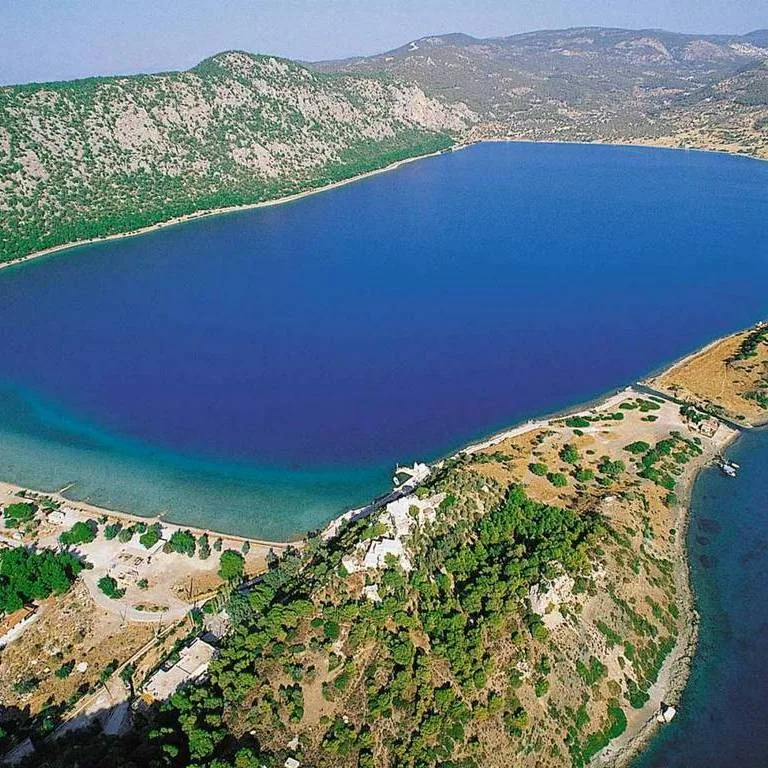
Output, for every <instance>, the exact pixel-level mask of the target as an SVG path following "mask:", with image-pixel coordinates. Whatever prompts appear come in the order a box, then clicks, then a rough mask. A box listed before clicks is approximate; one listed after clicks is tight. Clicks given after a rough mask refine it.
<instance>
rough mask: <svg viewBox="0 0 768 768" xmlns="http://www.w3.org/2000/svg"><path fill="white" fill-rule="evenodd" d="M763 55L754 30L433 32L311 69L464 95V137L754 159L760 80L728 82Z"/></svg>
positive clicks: (763, 109)
mask: <svg viewBox="0 0 768 768" xmlns="http://www.w3.org/2000/svg"><path fill="white" fill-rule="evenodd" d="M766 61H768V34H766V32H765V31H757V32H752V33H750V34H748V35H743V36H729V35H684V34H676V33H670V32H664V31H660V30H623V29H604V28H591V27H590V28H578V29H568V30H556V31H541V32H531V33H527V34H522V35H514V36H511V37H500V38H490V39H483V40H480V39H475V38H472V37H469V36H468V35H440V36H436V37H427V38H423V39H421V40H416V41H414V42H412V43H410V44H408V45H406V46H403V47H401V48H398V49H396V50H393V51H389V52H387V53H384V54H380V55H378V56H371V57H365V58H356V59H347V60H344V61H334V62H323V63H321V64H318V65H317V67H318V68H319V69H320V70H322V71H343V72H356V73H366V74H371V73H374V72H386V73H389V74H391V75H393V76H395V77H398V78H401V79H403V80H405V81H410V82H415V83H418V84H419V85H420V86H421V87H423V88H424V89H425V90H426V91H427V92H428V93H430V94H431V95H434V96H436V97H437V98H439V99H441V100H442V101H443V102H445V103H447V104H451V103H458V102H462V103H466V104H467V105H469V106H470V107H471V108H472V109H473V110H475V111H476V112H477V113H478V114H480V115H481V116H482V118H483V124H482V125H481V127H480V128H479V129H478V130H476V131H475V132H474V133H473V137H474V138H485V137H508V138H517V139H532V140H571V141H594V140H601V141H632V142H643V141H646V142H647V141H655V142H658V143H664V144H670V145H675V146H677V145H682V146H686V145H690V146H702V147H717V148H723V149H729V150H732V151H742V152H751V153H753V154H758V155H760V154H766V152H768V139H767V138H766V131H765V124H764V120H765V117H766V115H767V114H768V107H767V106H766V104H765V100H764V98H762V99H761V98H760V96H759V94H760V93H762V90H761V89H760V87H759V86H757V85H750V84H749V83H747V82H744V83H743V84H742V85H743V90H742V86H740V85H739V84H738V82H740V81H748V80H753V79H755V78H761V77H762V75H761V74H760V73H761V72H763V71H764V70H763V69H761V68H760V65H761V64H762V63H764V62H766ZM742 70H746V72H745V73H744V74H742ZM750 71H751V74H750ZM734 78H735V79H736V81H737V82H736V83H734V82H733V80H734ZM755 89H757V95H755V94H754V93H753V91H754V90H755ZM744 91H747V92H749V93H748V94H747V95H746V96H745V93H744ZM708 94H711V96H712V97H716V98H717V103H716V104H713V101H712V99H711V98H710V96H709V95H708ZM750 94H751V95H750Z"/></svg>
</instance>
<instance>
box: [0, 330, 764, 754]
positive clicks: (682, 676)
mask: <svg viewBox="0 0 768 768" xmlns="http://www.w3.org/2000/svg"><path fill="white" fill-rule="evenodd" d="M743 330H744V329H742V331H736V332H734V333H730V334H726V335H724V336H721V337H718V338H716V339H714V340H712V341H710V342H708V343H707V344H705V345H704V346H702V347H700V348H698V349H696V350H694V351H693V352H690V353H688V354H686V355H684V356H683V357H681V358H679V359H677V360H675V361H673V362H671V363H670V364H668V365H667V366H666V367H664V368H662V369H660V370H659V371H656V372H653V373H651V374H649V375H647V376H646V377H644V378H643V379H641V380H639V381H638V382H637V385H639V386H643V387H647V388H648V391H649V392H652V393H653V394H655V395H656V396H658V397H662V398H664V399H665V400H667V401H669V402H675V401H674V399H673V398H671V397H670V396H669V395H668V394H666V393H665V392H663V391H661V390H658V389H656V388H655V387H654V386H653V385H652V383H651V384H649V383H647V382H653V380H654V379H656V378H657V377H658V376H660V375H662V374H663V373H667V372H669V371H672V370H674V369H675V368H677V367H679V366H680V365H684V364H685V363H686V362H687V361H689V360H691V359H694V358H696V357H698V356H700V355H702V354H704V353H705V352H707V351H708V350H710V349H711V348H713V347H714V346H716V345H717V344H719V343H721V342H722V341H723V340H725V339H728V338H731V337H732V336H734V335H735V334H737V333H741V332H743ZM631 396H648V393H647V392H642V391H640V390H639V389H637V388H636V386H635V385H629V386H627V387H624V388H622V389H619V390H614V391H610V392H608V393H606V394H603V395H601V396H599V397H597V398H595V399H593V400H591V401H589V402H587V403H581V404H575V405H572V406H570V407H566V408H563V409H561V410H559V411H557V412H555V413H552V414H549V415H546V416H541V417H538V418H533V419H529V420H527V421H525V422H523V423H519V424H517V425H513V426H511V427H509V428H507V429H504V430H501V431H499V432H496V433H494V434H492V435H490V436H488V437H487V438H485V439H484V440H480V441H476V442H473V443H468V444H466V445H465V446H464V447H462V448H460V449H458V450H456V451H454V452H453V453H451V454H449V455H446V456H444V457H443V458H440V459H437V460H435V461H433V462H430V463H429V464H423V465H418V466H419V467H424V468H426V469H427V470H428V471H427V473H426V475H422V474H419V475H418V476H416V475H414V478H413V480H412V481H406V482H405V483H403V484H402V485H400V486H394V487H392V488H391V489H390V490H389V491H388V492H387V493H385V494H382V495H381V496H379V497H377V498H376V499H374V500H372V501H371V502H369V504H367V505H365V506H363V507H359V508H356V509H351V510H347V511H345V512H343V513H342V514H339V515H337V516H335V517H334V518H333V519H332V520H330V521H329V522H328V524H327V525H326V526H324V527H323V528H321V529H319V530H318V531H317V535H318V536H319V537H321V538H323V539H327V538H332V537H333V536H335V535H336V533H337V532H338V530H339V529H340V527H341V526H342V525H343V523H344V522H345V521H347V520H350V519H358V518H362V517H367V516H369V515H372V514H375V513H376V512H377V511H379V510H380V509H381V508H383V507H384V506H386V504H387V503H389V502H391V501H392V500H394V499H396V498H398V497H401V496H404V495H407V494H410V493H413V492H414V491H415V490H416V488H417V487H418V486H419V485H421V483H422V482H423V480H424V479H425V477H427V476H428V475H429V474H430V473H431V471H432V470H433V469H435V468H439V467H440V466H442V465H443V464H444V463H445V462H446V461H448V460H451V459H454V458H457V457H460V456H463V455H472V454H474V453H476V452H478V451H481V450H483V449H487V448H490V447H492V446H494V445H496V444H498V443H500V442H502V441H504V440H506V439H508V438H510V437H515V436H519V435H522V434H525V433H527V432H531V431H535V430H538V429H541V428H545V427H547V426H549V425H551V424H552V422H554V421H560V420H563V419H565V418H568V417H569V416H574V415H587V414H590V413H594V412H595V411H601V410H609V409H611V408H613V407H615V406H616V404H617V403H620V402H622V401H623V400H626V399H627V397H631ZM718 422H719V423H720V424H721V425H722V427H724V428H725V430H726V431H725V433H724V434H723V435H722V436H721V437H720V438H719V439H717V438H715V439H713V441H712V444H711V446H710V448H709V450H707V451H705V453H703V454H702V455H701V457H699V460H698V461H697V462H696V463H695V464H693V463H692V466H691V467H690V472H689V474H688V475H687V476H686V477H685V478H681V481H682V482H681V488H680V501H679V503H678V505H677V509H676V511H675V518H674V522H675V528H676V529H677V534H676V541H675V559H674V574H675V583H676V586H677V605H678V607H679V609H680V616H679V619H678V635H677V641H676V643H675V646H674V647H673V649H672V650H671V651H670V653H669V655H668V656H667V658H666V659H665V660H664V662H663V664H662V667H661V669H660V671H659V674H658V678H657V680H656V682H655V683H654V684H653V685H652V686H651V687H650V689H649V691H648V693H649V696H650V698H649V700H648V702H647V703H646V704H645V705H644V707H643V708H642V709H641V710H637V714H638V715H639V716H640V717H641V719H640V720H639V722H638V723H636V724H635V723H633V724H632V725H631V726H629V727H628V728H627V730H625V731H624V733H623V734H621V735H620V736H618V737H617V738H616V739H614V740H613V741H611V742H610V743H609V744H608V745H607V746H606V747H605V748H604V749H603V750H602V751H601V752H600V753H598V754H597V755H596V756H595V757H594V758H593V762H592V765H595V766H598V765H599V766H612V767H613V768H627V766H629V765H631V763H632V761H633V760H634V759H635V758H636V757H637V756H638V755H639V753H640V752H641V751H642V750H643V748H644V747H645V746H646V745H647V743H648V742H649V741H650V740H651V739H652V738H653V736H654V735H655V733H656V731H657V729H658V728H659V727H660V724H659V723H658V722H657V721H656V714H657V712H658V708H659V703H660V702H661V701H663V702H665V703H667V704H673V705H676V704H677V703H678V702H679V700H680V697H681V695H682V693H683V691H684V689H685V687H686V685H687V682H688V678H689V676H690V671H691V664H692V661H693V657H694V654H695V651H696V648H697V644H698V633H699V615H698V612H697V610H696V599H695V593H694V590H693V585H692V583H691V571H690V562H689V552H688V547H687V535H688V529H689V526H690V522H691V501H692V494H693V489H694V486H695V483H696V481H697V479H698V478H699V476H700V474H701V472H702V470H703V469H704V468H705V467H707V466H709V464H710V463H711V460H712V459H713V458H714V456H715V455H717V454H718V453H721V452H723V451H725V450H726V449H727V448H728V447H729V446H731V445H733V444H734V443H735V442H736V441H737V440H738V439H739V437H740V436H741V434H742V432H743V431H745V427H740V428H736V427H735V426H729V425H728V424H727V423H725V422H723V421H722V420H721V419H719V418H718ZM761 423H768V417H766V419H765V420H763V421H762V422H761ZM416 466H417V465H414V468H415V467H416ZM683 483H684V484H683ZM64 490H66V489H62V490H61V491H58V492H48V493H46V492H44V491H37V490H34V489H29V488H24V487H22V486H19V485H15V484H12V483H6V482H2V481H0V495H3V496H6V497H7V496H18V494H19V492H22V491H23V492H24V495H25V496H26V498H27V499H29V500H33V501H34V500H36V499H44V498H48V499H51V500H53V501H56V502H58V503H60V504H61V505H62V507H67V508H68V509H70V510H73V511H74V512H76V513H77V514H79V515H82V516H83V517H84V518H85V519H87V518H88V517H96V518H99V517H107V518H112V519H115V520H124V521H129V522H131V523H135V522H145V523H150V524H151V523H153V522H160V523H161V524H162V525H163V526H164V527H165V528H166V529H170V530H171V531H174V530H189V531H192V532H193V533H195V534H196V535H199V534H202V533H207V534H208V535H209V536H220V537H222V538H224V539H228V540H232V541H236V542H245V541H247V542H249V543H252V544H256V545H260V546H264V547H270V548H273V549H274V550H275V551H277V552H280V551H283V550H285V549H287V548H289V547H297V548H301V547H303V546H304V544H305V542H306V541H307V536H306V535H305V536H303V537H302V538H300V539H298V540H294V541H289V542H286V541H283V542H278V541H267V540H262V539H255V538H250V537H245V536H239V535H237V534H230V533H221V532H217V531H215V530H213V529H204V528H199V527H196V526H185V525H181V524H179V523H174V522H169V521H166V520H164V518H163V516H162V514H161V515H155V516H152V517H149V516H142V515H136V514H131V513H128V512H122V511H118V510H111V509H107V508H104V507H99V506H96V505H93V504H90V503H88V502H85V501H72V500H70V499H67V498H66V497H65V496H63V495H62V492H63V491H64Z"/></svg>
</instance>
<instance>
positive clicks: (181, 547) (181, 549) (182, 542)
mask: <svg viewBox="0 0 768 768" xmlns="http://www.w3.org/2000/svg"><path fill="white" fill-rule="evenodd" d="M196 543H197V542H196V541H195V537H194V536H193V535H192V532H191V531H174V532H173V533H172V534H171V538H170V539H168V541H167V542H166V543H165V546H164V547H163V552H178V553H179V554H181V555H186V556H187V557H194V556H195V546H196Z"/></svg>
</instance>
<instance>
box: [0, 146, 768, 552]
mask: <svg viewBox="0 0 768 768" xmlns="http://www.w3.org/2000/svg"><path fill="white" fill-rule="evenodd" d="M767 177H768V168H767V167H766V166H765V164H764V163H759V162H755V161H751V160H748V159H745V158H736V157H727V156H723V155H717V154H713V153H699V152H675V151H669V150H654V149H646V148H642V149H640V148H631V147H609V146H593V145H585V146H580V145H530V144H483V145H479V146H475V147H471V148H469V149H467V150H466V151H464V152H460V153H449V154H445V155H441V156H439V157H435V158H431V159H429V160H426V161H424V162H422V163H412V164H408V165H407V166H404V167H401V168H399V169H398V170H396V171H395V172H393V173H388V174H381V175H377V176H375V177H370V178H367V179H364V180H362V181H360V182H359V183H357V184H354V185H348V186H345V187H342V188H337V189H334V190H332V191H328V193H327V194H325V195H313V196H311V197H307V198H306V199H303V200H300V201H295V202H293V203H291V204H288V205H282V206H275V207H270V208H263V209H260V210H251V211H247V212H242V213H233V214H231V215H228V216H224V217H211V218H206V219H202V220H198V221H194V222H190V223H187V224H185V225H183V226H178V227H173V228H168V229H163V230H158V231H155V232H152V233H149V234H147V235H145V236H142V237H135V238H125V239H122V240H115V241H111V242H108V243H101V244H96V245H92V246H87V247H81V248H77V249H73V250H70V251H68V252H67V253H64V254H60V255H57V256H56V257H50V258H44V259H38V260H35V261H32V262H29V263H28V264H25V265H23V266H19V267H13V268H11V269H8V270H4V271H3V273H2V274H0V296H1V297H2V299H3V302H2V310H0V313H1V314H2V319H3V328H4V331H3V342H4V352H5V354H4V358H3V361H2V363H0V378H1V379H2V380H3V382H4V386H3V387H2V396H0V432H2V440H0V477H2V478H3V479H6V480H8V481H12V482H16V483H18V484H21V485H26V486H30V487H35V488H40V489H43V490H58V489H61V488H63V487H65V486H69V485H70V484H72V485H71V487H70V488H69V489H68V490H67V491H66V494H67V495H68V496H70V497H71V498H75V499H88V500H89V501H91V502H93V503H96V504H99V505H101V506H106V507H111V508H119V509H125V510H126V511H130V512H134V513H139V514H146V515H154V514H157V513H160V512H163V513H166V515H167V517H168V519H171V520H175V521H178V522H186V523H188V524H193V525H199V526H202V527H211V528H217V529H221V530H229V531H233V532H235V531H236V532H238V533H242V534H243V535H252V536H256V537H259V538H264V539H286V538H293V537H295V536H296V535H298V534H300V533H302V532H304V531H306V530H308V529H311V528H316V527H320V526H322V525H323V524H324V523H326V522H327V521H328V520H329V519H331V518H332V517H334V516H336V515H337V514H339V513H340V512H341V511H343V510H344V509H346V508H349V507H354V506H358V505H360V504H363V503H365V502H367V501H368V500H369V499H370V498H372V497H374V496H376V495H377V494H379V493H381V492H383V491H385V490H386V489H387V488H388V487H390V477H391V471H392V467H393V466H394V464H395V462H397V461H402V462H408V461H413V460H416V459H418V460H430V459H435V458H437V457H439V456H441V455H445V454H447V453H449V452H451V451H452V450H454V449H456V448H457V447H459V446H460V445H461V444H463V443H465V442H467V441H468V440H472V439H475V438H477V437H479V436H481V435H483V434H488V433H489V432H491V431H493V430H496V429H498V428H499V427H500V426H501V425H503V424H509V423H514V422H516V421H522V420H524V419H526V418H529V417H532V416H534V415H537V414H542V413H549V412H553V411H556V410H559V409H561V408H563V407H566V406H568V405H570V404H572V403H574V402H580V401H581V402H583V401H586V400H590V399H592V398H595V397H597V396H598V395H600V393H602V392H605V391H606V390H610V389H611V388H616V387H620V386H622V385H624V384H626V383H629V382H631V381H634V380H636V379H637V378H639V377H641V376H642V375H644V374H645V373H647V372H648V371H649V370H653V369H656V368H659V367H660V366H662V365H664V364H665V363H667V362H669V361H670V360H672V359H674V358H676V357H678V356H680V355H681V354H683V353H685V352H687V351H689V350H690V349H691V348H694V347H696V346H699V345H701V344H703V343H705V342H707V341H709V340H711V339H712V338H713V337H715V336H719V335H722V334H724V333H727V332H729V331H732V330H735V329H736V328H738V327H741V326H744V325H747V324H749V323H750V322H753V321H754V320H755V319H757V318H759V317H762V316H765V315H766V309H768V305H767V304H766V300H765V297H764V295H763V292H762V290H761V285H764V284H765V282H766V280H768V267H766V265H765V264H764V263H763V262H764V260H763V259H761V255H762V254H761V253H760V234H759V231H758V230H759V228H760V226H761V222H762V221H763V220H764V219H765V214H766V212H767V211H768V195H766V192H765V190H766V188H768V185H766V183H765V181H766V178H767ZM489 191H492V194H489ZM596 201H601V202H596ZM353 208H354V210H355V214H354V215H352V214H351V213H350V211H351V210H352V209H353ZM651 222H653V223H651ZM724 265H727V268H724ZM371 275H373V276H374V277H371ZM598 298H599V300H598ZM681 307H685V308H686V317H685V319H684V322H683V321H681ZM543 308H546V311H543ZM20 317H25V318H26V320H25V322H24V323H14V322H13V318H20ZM94 318H98V320H99V322H98V323H93V319H94ZM605 350H611V352H610V354H606V353H605ZM171 393H173V394H172V395H171Z"/></svg>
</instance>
